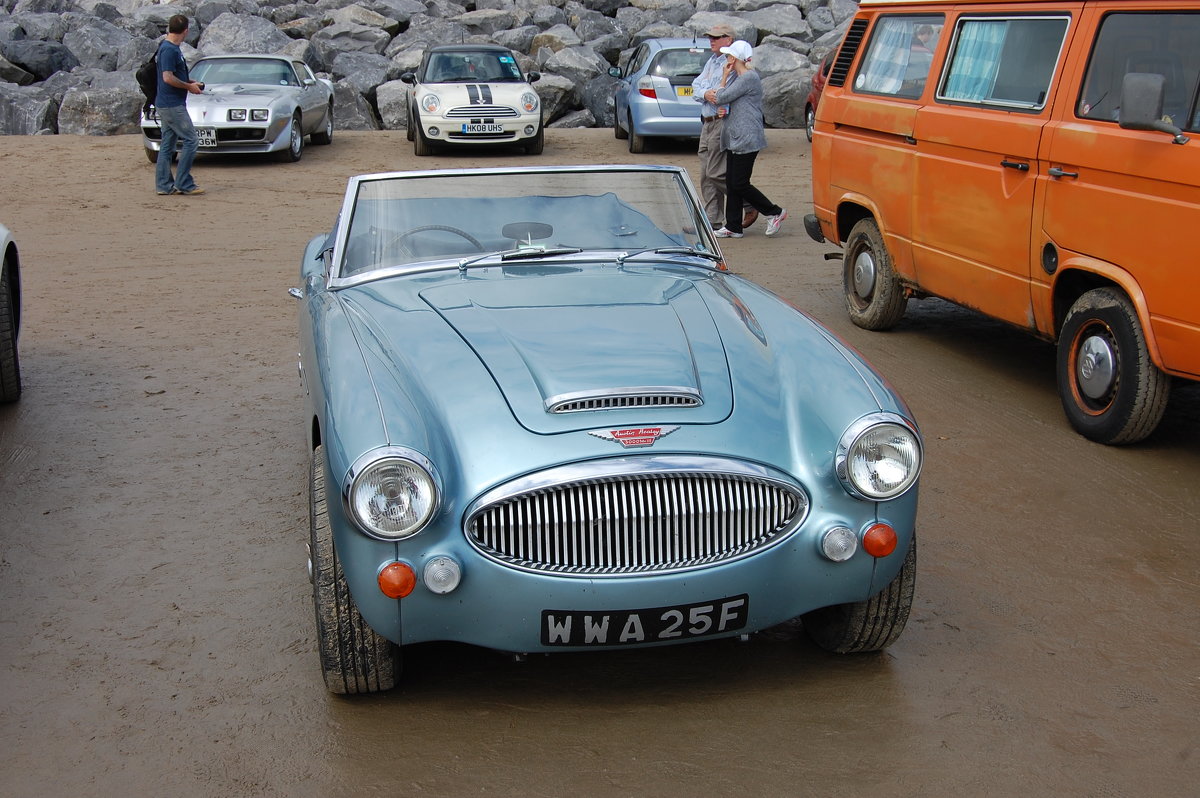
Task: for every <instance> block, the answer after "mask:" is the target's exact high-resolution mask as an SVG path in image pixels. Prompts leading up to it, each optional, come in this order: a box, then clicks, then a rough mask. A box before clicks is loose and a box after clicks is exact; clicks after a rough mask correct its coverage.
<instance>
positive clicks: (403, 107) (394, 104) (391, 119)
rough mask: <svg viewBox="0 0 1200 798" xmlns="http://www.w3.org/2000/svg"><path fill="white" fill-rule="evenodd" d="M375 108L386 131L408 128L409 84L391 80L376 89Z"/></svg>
mask: <svg viewBox="0 0 1200 798" xmlns="http://www.w3.org/2000/svg"><path fill="white" fill-rule="evenodd" d="M375 106H376V107H377V108H378V109H379V119H380V122H381V123H382V124H383V128H384V129H385V130H399V129H401V128H407V127H408V84H407V83H405V82H404V81H402V80H389V81H388V82H387V83H383V84H380V85H379V87H378V88H376V89H375Z"/></svg>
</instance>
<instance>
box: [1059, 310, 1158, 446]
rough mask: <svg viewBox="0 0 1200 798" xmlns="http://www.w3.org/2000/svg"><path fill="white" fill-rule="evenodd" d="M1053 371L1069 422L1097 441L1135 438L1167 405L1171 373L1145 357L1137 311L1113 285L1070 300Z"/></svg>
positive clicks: (1144, 433)
mask: <svg viewBox="0 0 1200 798" xmlns="http://www.w3.org/2000/svg"><path fill="white" fill-rule="evenodd" d="M1057 372H1058V395H1059V398H1061V399H1062V404H1063V409H1064V410H1065V411H1066V413H1067V418H1068V419H1069V420H1070V422H1071V426H1072V427H1074V428H1075V430H1076V431H1077V432H1078V433H1079V434H1080V435H1082V436H1084V437H1085V438H1089V439H1091V440H1093V441H1096V442H1097V443H1107V444H1122V443H1136V442H1137V441H1140V440H1142V439H1143V438H1145V437H1146V436H1147V435H1149V434H1150V433H1151V432H1153V431H1154V428H1155V427H1157V426H1158V422H1159V421H1161V420H1162V417H1163V412H1164V411H1165V410H1166V408H1167V397H1168V395H1169V394H1170V389H1171V378H1170V376H1168V375H1166V374H1164V373H1162V372H1161V371H1159V370H1158V367H1157V366H1155V365H1154V361H1152V360H1151V359H1150V351H1149V349H1148V348H1147V347H1146V336H1145V334H1144V333H1143V332H1142V326H1141V324H1140V323H1139V322H1138V317H1137V311H1136V310H1134V307H1133V303H1131V302H1130V301H1129V298H1128V297H1127V296H1125V294H1124V293H1123V292H1121V291H1120V290H1118V289H1115V288H1095V289H1093V290H1091V291H1088V292H1087V293H1086V294H1084V295H1083V296H1081V297H1080V298H1079V299H1078V300H1076V302H1075V304H1074V305H1072V306H1071V309H1070V310H1069V311H1068V312H1067V318H1066V320H1065V321H1064V322H1063V326H1062V331H1061V332H1060V333H1059V336H1058V367H1057Z"/></svg>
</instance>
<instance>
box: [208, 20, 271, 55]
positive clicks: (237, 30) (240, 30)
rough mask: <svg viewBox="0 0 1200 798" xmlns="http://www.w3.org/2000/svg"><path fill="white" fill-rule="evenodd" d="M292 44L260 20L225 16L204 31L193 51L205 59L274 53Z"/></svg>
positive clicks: (267, 22) (268, 24) (269, 24)
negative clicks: (228, 54)
mask: <svg viewBox="0 0 1200 798" xmlns="http://www.w3.org/2000/svg"><path fill="white" fill-rule="evenodd" d="M290 42H291V39H289V38H288V37H287V36H286V35H285V34H283V33H280V32H279V29H278V28H276V27H275V26H274V25H272V24H271V23H270V22H269V21H267V20H266V19H263V18H262V17H255V16H251V15H249V14H235V13H233V12H226V13H224V14H222V15H220V16H219V17H217V18H216V19H214V20H213V21H212V22H211V23H209V25H208V27H207V28H205V29H204V33H203V34H202V35H201V36H200V40H199V42H198V44H197V45H196V49H198V50H200V51H201V52H202V53H204V54H205V55H224V54H226V53H274V52H277V51H279V50H282V49H283V48H284V47H286V46H287V45H288V44H289V43H290Z"/></svg>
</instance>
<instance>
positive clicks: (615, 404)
mask: <svg viewBox="0 0 1200 798" xmlns="http://www.w3.org/2000/svg"><path fill="white" fill-rule="evenodd" d="M703 403H704V402H703V400H701V398H700V393H699V391H696V390H694V389H692V388H672V387H652V388H636V389H633V388H631V389H628V390H623V391H605V392H600V393H587V392H583V393H572V394H564V395H562V396H552V397H550V398H549V399H547V400H546V410H548V411H549V412H551V413H582V412H585V411H589V410H638V409H644V408H648V407H699V406H700V405H702V404H703Z"/></svg>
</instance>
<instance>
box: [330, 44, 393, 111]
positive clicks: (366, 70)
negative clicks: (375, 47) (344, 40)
mask: <svg viewBox="0 0 1200 798" xmlns="http://www.w3.org/2000/svg"><path fill="white" fill-rule="evenodd" d="M330 72H332V73H333V79H334V80H343V79H344V80H345V81H346V82H348V83H350V84H351V85H353V86H355V87H356V88H357V89H358V93H359V94H361V95H362V96H364V97H366V98H367V99H368V100H372V99H374V97H375V88H376V87H377V86H379V85H380V84H381V83H386V82H387V81H389V80H395V79H396V78H399V77H400V68H399V67H398V66H397V65H396V64H395V63H394V62H393V61H391V60H389V59H388V58H386V57H384V56H382V55H380V54H379V53H358V52H354V53H338V55H337V57H336V58H334V59H333V64H332V65H331V69H330Z"/></svg>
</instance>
